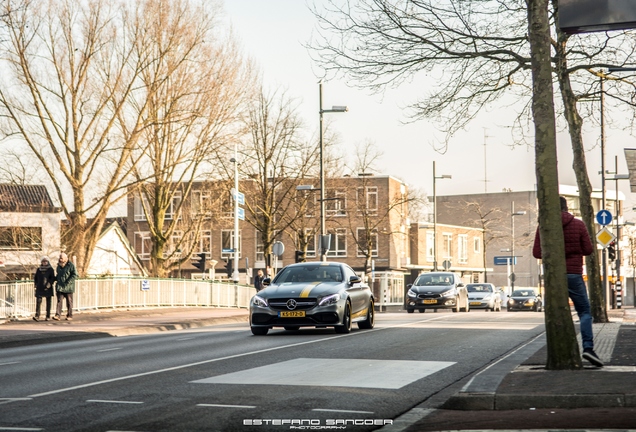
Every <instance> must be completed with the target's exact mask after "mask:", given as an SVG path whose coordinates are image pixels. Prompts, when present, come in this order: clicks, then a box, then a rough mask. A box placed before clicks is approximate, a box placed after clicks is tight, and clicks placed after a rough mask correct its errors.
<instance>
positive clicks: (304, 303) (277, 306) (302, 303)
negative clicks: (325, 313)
mask: <svg viewBox="0 0 636 432" xmlns="http://www.w3.org/2000/svg"><path fill="white" fill-rule="evenodd" d="M289 300H290V299H288V298H275V299H269V300H268V301H267V304H268V305H269V307H270V308H272V309H274V310H290V309H289V308H288V307H287V302H288V301H289ZM293 300H295V301H296V307H295V308H294V309H293V310H307V309H311V308H313V307H314V306H316V304H317V303H318V300H317V299H315V298H293Z"/></svg>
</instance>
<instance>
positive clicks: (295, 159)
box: [239, 89, 317, 264]
mask: <svg viewBox="0 0 636 432" xmlns="http://www.w3.org/2000/svg"><path fill="white" fill-rule="evenodd" d="M244 126H245V128H246V130H247V137H246V138H245V140H244V142H243V143H242V145H241V147H240V149H239V154H240V157H239V159H241V164H240V166H239V170H240V172H241V174H243V175H244V176H246V177H247V178H248V179H251V180H252V181H251V183H250V185H249V188H250V190H249V191H248V192H249V196H250V197H252V198H251V199H250V200H248V201H247V202H246V203H245V207H246V209H247V212H246V219H245V220H246V222H248V223H249V224H250V225H252V226H253V227H254V228H255V229H256V231H258V233H259V235H260V244H261V245H262V248H263V253H264V255H265V259H266V261H267V263H268V264H269V257H270V255H271V247H272V245H273V244H274V242H275V241H276V240H277V237H278V236H280V235H282V234H283V232H285V231H286V230H287V229H288V228H289V227H290V226H291V224H292V221H291V219H290V218H289V217H286V216H285V215H289V214H294V215H295V214H296V211H295V207H296V204H295V197H296V186H297V185H298V182H297V179H302V178H305V177H306V176H307V174H308V173H309V172H311V167H312V165H313V164H315V162H316V161H317V159H316V157H317V154H316V147H313V146H311V145H309V144H308V143H306V142H304V141H303V140H302V137H301V136H300V133H301V128H302V122H301V121H300V119H299V117H298V114H297V112H296V103H295V102H294V101H293V100H291V99H290V98H288V97H287V95H286V94H285V92H284V91H280V90H279V91H274V92H270V93H268V92H267V91H265V90H264V89H261V91H260V92H258V93H257V94H256V95H255V96H254V98H253V100H252V101H251V103H250V105H249V107H248V109H247V114H246V116H245V119H244ZM295 228H296V229H295V230H294V231H297V229H298V226H295Z"/></svg>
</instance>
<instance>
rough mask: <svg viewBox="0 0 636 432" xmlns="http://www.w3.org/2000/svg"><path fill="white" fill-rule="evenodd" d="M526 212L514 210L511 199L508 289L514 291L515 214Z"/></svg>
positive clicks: (513, 203) (519, 214)
mask: <svg viewBox="0 0 636 432" xmlns="http://www.w3.org/2000/svg"><path fill="white" fill-rule="evenodd" d="M525 214H526V212H525V211H517V212H516V211H515V202H514V201H512V202H511V203H510V234H511V235H510V238H511V242H510V255H511V257H510V261H511V262H510V271H511V273H510V289H511V290H513V291H514V289H515V279H516V276H515V259H516V258H517V257H516V256H515V216H522V215H525Z"/></svg>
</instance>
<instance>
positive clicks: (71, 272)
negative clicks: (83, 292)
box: [53, 252, 77, 321]
mask: <svg viewBox="0 0 636 432" xmlns="http://www.w3.org/2000/svg"><path fill="white" fill-rule="evenodd" d="M75 279H77V271H76V270H75V265H74V264H73V263H72V262H70V261H69V260H68V256H67V255H66V254H65V253H64V252H62V253H61V254H60V259H59V262H58V264H57V271H56V275H55V281H56V283H55V290H56V291H57V308H56V310H55V316H54V317H53V319H54V320H56V321H59V320H60V315H62V301H63V300H64V299H66V320H67V321H71V320H72V319H73V293H74V292H75Z"/></svg>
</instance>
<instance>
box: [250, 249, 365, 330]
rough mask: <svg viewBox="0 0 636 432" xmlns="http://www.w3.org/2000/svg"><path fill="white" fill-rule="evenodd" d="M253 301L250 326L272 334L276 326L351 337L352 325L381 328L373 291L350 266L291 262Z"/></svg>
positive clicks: (268, 281) (337, 263)
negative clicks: (321, 329)
mask: <svg viewBox="0 0 636 432" xmlns="http://www.w3.org/2000/svg"><path fill="white" fill-rule="evenodd" d="M263 286H265V289H263V290H261V291H259V292H258V294H256V295H255V296H254V297H252V300H251V301H250V328H251V329H252V333H253V334H255V335H266V334H267V332H268V331H269V329H271V328H273V327H283V328H284V329H285V330H298V329H300V327H333V328H334V329H335V330H336V332H337V333H349V332H350V331H351V324H352V323H358V328H360V329H371V328H373V326H374V324H375V311H374V310H373V306H374V302H373V293H372V292H371V289H370V288H369V286H368V285H367V284H365V283H362V280H361V279H360V277H359V276H358V275H357V274H356V273H355V272H354V271H353V269H352V268H351V267H349V266H348V265H347V264H344V263H339V262H333V261H330V262H307V263H298V264H291V265H288V266H287V267H285V268H283V269H282V270H281V271H280V272H279V273H278V274H277V275H276V277H275V278H274V280H272V281H270V279H269V278H268V279H265V280H264V281H263Z"/></svg>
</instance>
